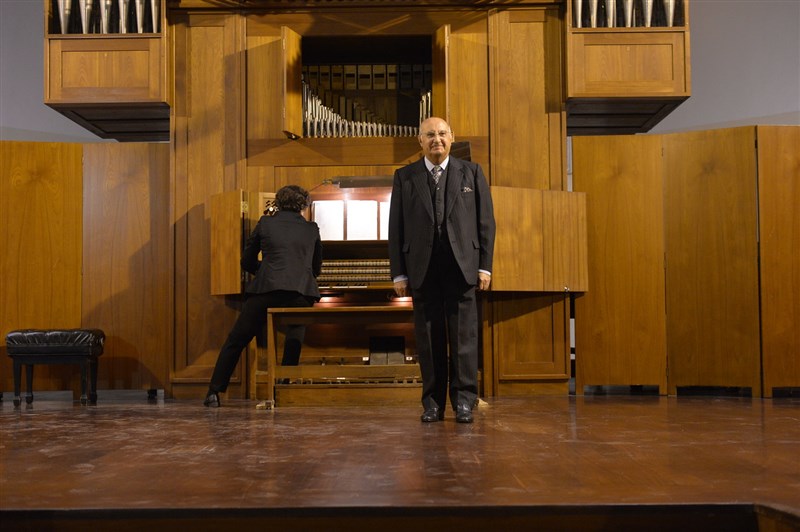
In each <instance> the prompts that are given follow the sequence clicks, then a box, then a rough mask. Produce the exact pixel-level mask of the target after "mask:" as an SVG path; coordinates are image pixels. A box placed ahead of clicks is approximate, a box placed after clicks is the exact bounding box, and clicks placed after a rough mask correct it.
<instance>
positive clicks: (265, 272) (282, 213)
mask: <svg viewBox="0 0 800 532" xmlns="http://www.w3.org/2000/svg"><path fill="white" fill-rule="evenodd" d="M275 203H276V205H277V209H278V211H277V212H276V213H275V214H274V215H273V216H266V215H265V216H262V217H261V219H260V220H259V221H258V224H256V227H255V229H253V232H252V233H251V234H250V236H249V237H248V239H247V242H246V244H245V247H244V250H243V252H242V260H241V264H242V269H244V270H245V271H247V272H250V273H252V274H253V275H254V276H255V277H253V279H252V280H251V281H250V283H248V285H247V288H246V289H245V293H246V297H247V299H246V300H245V302H244V306H243V307H242V312H241V314H239V317H238V318H237V320H236V323H235V324H234V325H233V328H232V329H231V331H230V333H229V334H228V338H227V339H226V340H225V343H224V344H223V345H222V348H221V349H220V352H219V356H218V357H217V363H216V366H215V367H214V373H213V375H212V377H211V382H210V384H209V386H208V392H207V393H206V398H205V401H204V403H203V404H205V406H207V407H212V408H216V407H219V406H220V399H219V394H220V392H225V390H226V389H227V388H228V383H229V382H230V379H231V375H232V374H233V370H234V369H235V368H236V364H237V363H238V362H239V358H240V357H241V354H242V350H243V349H244V348H245V346H247V344H249V343H250V341H251V340H252V339H253V338H254V337H255V336H256V334H258V333H259V332H260V331H261V330H262V328H264V327H265V324H266V319H267V311H268V309H269V308H271V307H310V306H312V305H313V304H314V303H315V302H316V301H319V298H320V293H319V288H318V287H317V282H316V278H317V276H319V274H320V272H321V269H322V241H321V239H320V234H319V227H318V226H317V224H316V223H314V222H309V221H307V220H306V219H305V218H304V217H303V215H302V214H301V212H302V211H303V210H304V209H306V208H307V207H308V206H309V198H308V192H307V191H306V190H305V189H303V188H301V187H299V186H296V185H288V186H285V187H283V188H281V189H280V190H278V192H277V193H276V195H275ZM259 252H261V256H262V260H261V261H259V260H258V253H259ZM304 335H305V327H304V326H302V325H295V326H290V327H289V328H288V330H287V332H286V342H285V344H284V350H283V360H282V364H283V365H284V366H296V365H297V364H298V363H299V360H300V349H301V347H302V343H303V337H304Z"/></svg>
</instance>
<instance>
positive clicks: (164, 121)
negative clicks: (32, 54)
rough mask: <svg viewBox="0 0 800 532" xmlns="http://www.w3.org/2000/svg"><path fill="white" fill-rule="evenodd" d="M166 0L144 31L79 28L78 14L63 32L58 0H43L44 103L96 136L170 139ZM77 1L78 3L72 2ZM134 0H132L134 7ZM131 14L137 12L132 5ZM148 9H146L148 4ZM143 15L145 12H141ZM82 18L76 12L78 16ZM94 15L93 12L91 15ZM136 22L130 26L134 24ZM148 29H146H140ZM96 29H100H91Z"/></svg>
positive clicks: (160, 2)
mask: <svg viewBox="0 0 800 532" xmlns="http://www.w3.org/2000/svg"><path fill="white" fill-rule="evenodd" d="M164 2H165V0H157V1H156V2H154V3H153V4H151V3H150V2H148V3H147V4H145V3H144V2H142V3H140V5H142V6H145V5H146V6H148V7H149V6H151V5H157V6H158V7H156V8H155V9H153V11H154V12H155V13H156V17H157V18H156V28H155V29H156V31H154V28H153V23H152V22H149V20H152V19H148V25H147V26H142V27H141V29H142V32H141V33H138V32H134V33H127V32H125V33H123V32H120V31H119V24H120V20H121V19H120V18H119V12H118V10H116V9H115V10H113V11H112V12H110V13H109V16H115V17H117V18H116V20H115V24H116V26H110V27H113V28H114V29H115V31H116V33H100V31H101V30H100V27H99V26H98V25H97V24H94V23H92V24H89V25H87V31H86V32H83V29H82V26H81V25H80V24H77V25H76V23H75V22H76V17H77V14H76V13H73V14H72V19H71V20H72V22H71V23H69V24H65V26H66V27H67V28H68V29H69V30H70V31H76V32H77V33H69V32H61V27H60V26H61V23H60V22H59V18H60V17H59V14H58V13H57V12H55V9H56V5H57V4H56V2H52V1H50V0H45V13H46V14H47V16H46V21H45V44H44V46H45V63H44V68H45V87H44V103H45V104H46V105H48V106H50V107H52V108H53V109H55V110H57V111H58V112H60V113H61V114H63V115H65V116H66V117H67V118H69V119H71V120H73V121H74V122H77V123H78V124H80V125H81V126H83V127H85V128H86V129H88V130H89V131H91V132H93V133H94V134H96V135H97V136H99V137H100V138H105V139H117V140H120V141H165V140H169V113H170V106H169V103H168V102H169V100H168V98H169V97H168V89H167V81H168V76H167V37H166V34H167V30H166V27H167V26H166V15H165V13H166V11H165V9H166V5H165V3H164ZM76 5H77V4H76ZM134 5H135V4H134V2H131V3H130V6H131V7H133V6H134ZM131 14H134V15H135V11H132V12H131ZM148 14H149V10H148ZM141 17H142V19H144V13H143V14H142V15H141ZM77 18H80V17H77ZM97 18H98V16H97V13H95V16H94V17H91V18H90V20H91V21H95V20H96V19H97ZM135 26H136V24H135V22H133V23H132V25H131V26H130V29H132V30H133V29H134V28H135ZM145 29H147V30H148V31H149V32H148V33H144V30H145ZM93 31H97V32H98V33H91V32H93Z"/></svg>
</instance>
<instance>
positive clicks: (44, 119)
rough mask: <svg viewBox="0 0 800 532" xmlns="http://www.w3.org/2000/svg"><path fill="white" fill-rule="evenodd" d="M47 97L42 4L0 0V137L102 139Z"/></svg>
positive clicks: (40, 2)
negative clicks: (55, 107) (54, 106)
mask: <svg viewBox="0 0 800 532" xmlns="http://www.w3.org/2000/svg"><path fill="white" fill-rule="evenodd" d="M43 101H44V2H43V1H42V0H0V140H38V141H53V142H100V141H102V139H100V138H99V137H98V136H97V135H95V134H93V133H91V132H89V131H88V130H86V129H84V128H82V127H80V126H79V125H77V124H76V123H75V122H73V121H72V120H69V119H68V118H65V117H64V116H62V115H61V114H60V113H58V112H56V111H54V110H52V109H50V108H49V107H47V106H46V105H44V104H43V103H42V102H43Z"/></svg>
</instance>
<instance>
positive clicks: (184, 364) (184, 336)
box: [173, 15, 246, 396]
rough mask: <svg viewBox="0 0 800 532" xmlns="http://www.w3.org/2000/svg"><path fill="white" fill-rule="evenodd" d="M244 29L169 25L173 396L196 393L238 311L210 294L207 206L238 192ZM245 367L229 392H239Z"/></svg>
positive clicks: (239, 21)
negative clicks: (172, 62)
mask: <svg viewBox="0 0 800 532" xmlns="http://www.w3.org/2000/svg"><path fill="white" fill-rule="evenodd" d="M243 26H244V19H243V18H241V17H238V16H206V15H192V16H183V17H177V20H176V23H175V26H174V32H175V41H176V52H175V53H176V56H182V57H183V58H184V59H183V60H182V61H181V62H177V61H176V63H177V66H176V72H175V78H176V99H178V100H182V101H183V102H184V103H183V105H182V106H180V107H178V108H177V109H176V112H175V138H176V142H175V145H174V154H173V157H174V160H175V164H174V173H175V175H174V179H175V234H176V236H175V238H176V250H175V278H176V286H175V297H176V302H175V323H176V326H175V344H176V345H175V350H176V352H175V359H174V362H173V371H174V375H173V393H174V394H175V395H176V396H180V395H182V394H191V395H199V394H201V393H202V390H203V389H204V388H205V386H206V385H207V383H208V379H209V378H210V376H211V371H212V368H213V365H214V363H215V362H216V356H217V354H218V352H219V348H220V347H221V345H222V343H223V341H224V340H225V337H226V336H227V333H228V331H229V329H230V327H231V326H232V324H233V321H234V320H235V318H236V316H237V313H238V309H239V301H238V298H229V299H224V298H221V297H213V296H211V294H210V275H211V274H210V262H211V261H210V255H211V253H212V250H211V249H210V224H209V218H210V208H209V204H208V202H209V198H210V197H211V196H212V195H213V194H216V193H220V192H224V191H227V190H234V189H237V188H241V183H240V181H244V176H245V172H244V168H245V159H244V135H245V131H244V127H243V123H244V119H245V118H244V97H245V96H244V93H245V91H244V83H243V78H244V65H243V57H244V53H243V51H244V38H243ZM178 67H179V68H178ZM179 89H180V92H178V91H179ZM243 362H244V360H243ZM245 367H246V364H244V363H243V364H240V365H239V369H238V370H237V373H236V374H235V375H234V381H233V387H232V388H231V389H229V393H233V394H241V393H243V390H244V387H241V386H240V385H241V383H242V382H243V379H244V373H243V369H242V368H245ZM181 385H186V386H185V390H184V387H182V386H181Z"/></svg>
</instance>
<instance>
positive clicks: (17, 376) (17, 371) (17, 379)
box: [14, 359, 22, 406]
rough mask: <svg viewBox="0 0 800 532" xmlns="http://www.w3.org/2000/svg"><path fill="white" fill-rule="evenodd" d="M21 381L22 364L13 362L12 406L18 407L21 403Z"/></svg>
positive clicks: (16, 361)
mask: <svg viewBox="0 0 800 532" xmlns="http://www.w3.org/2000/svg"><path fill="white" fill-rule="evenodd" d="M21 381H22V363H21V362H20V361H18V360H16V359H15V360H14V406H19V405H20V404H21V403H22V400H21V399H20V389H21V387H22V386H21Z"/></svg>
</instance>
